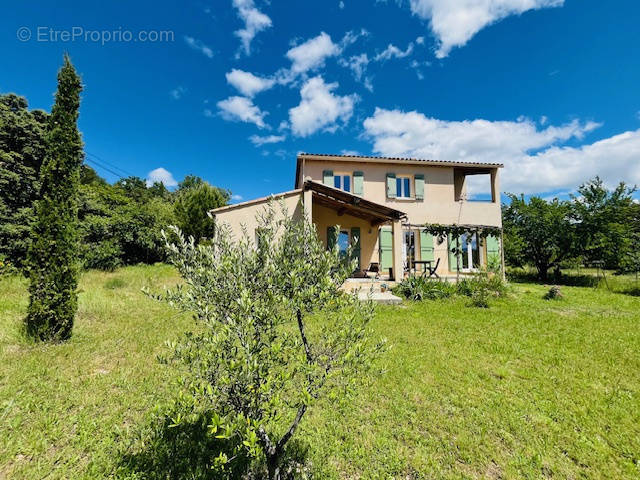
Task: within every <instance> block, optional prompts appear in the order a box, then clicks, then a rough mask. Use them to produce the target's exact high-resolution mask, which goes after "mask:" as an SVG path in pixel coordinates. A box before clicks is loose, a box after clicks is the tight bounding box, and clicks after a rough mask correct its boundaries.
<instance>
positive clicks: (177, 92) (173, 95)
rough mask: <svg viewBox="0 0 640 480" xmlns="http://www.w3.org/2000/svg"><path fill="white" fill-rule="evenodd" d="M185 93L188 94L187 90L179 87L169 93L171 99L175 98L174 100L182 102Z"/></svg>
mask: <svg viewBox="0 0 640 480" xmlns="http://www.w3.org/2000/svg"><path fill="white" fill-rule="evenodd" d="M185 93H187V89H186V88H185V87H183V86H180V85H178V86H177V87H176V88H174V89H173V90H171V91H170V92H169V95H171V98H173V99H174V100H180V99H181V98H182V97H183V95H184V94H185Z"/></svg>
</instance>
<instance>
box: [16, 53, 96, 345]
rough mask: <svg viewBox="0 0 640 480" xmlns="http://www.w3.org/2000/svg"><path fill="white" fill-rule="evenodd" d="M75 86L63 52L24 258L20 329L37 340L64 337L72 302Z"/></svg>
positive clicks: (78, 154)
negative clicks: (25, 295)
mask: <svg viewBox="0 0 640 480" xmlns="http://www.w3.org/2000/svg"><path fill="white" fill-rule="evenodd" d="M81 91H82V84H81V81H80V77H79V76H78V74H77V73H76V71H75V69H74V68H73V65H72V64H71V61H70V59H69V57H68V56H66V55H65V58H64V65H63V67H62V68H61V69H60V71H59V72H58V91H57V92H56V97H55V104H54V106H53V109H52V111H51V116H50V118H49V127H48V132H47V136H46V148H47V151H46V156H45V160H44V162H43V164H42V167H41V170H40V180H41V186H40V198H39V200H38V201H37V202H36V207H35V210H36V218H35V221H34V223H33V227H32V230H31V236H32V239H33V242H32V244H31V246H30V248H29V253H28V258H27V264H28V276H29V279H30V282H31V283H30V287H29V293H30V298H29V307H28V311H27V318H26V329H27V332H28V333H29V334H30V335H31V336H32V337H34V338H36V339H40V340H49V341H51V340H52V341H62V340H67V339H68V338H70V337H71V331H72V328H73V320H74V317H75V314H76V310H77V307H78V295H77V285H78V272H79V268H78V267H79V266H78V199H77V197H78V184H79V180H80V166H81V165H82V160H83V154H82V140H81V138H80V133H79V132H78V125H77V122H78V109H79V107H80V92H81Z"/></svg>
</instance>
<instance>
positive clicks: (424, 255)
mask: <svg viewBox="0 0 640 480" xmlns="http://www.w3.org/2000/svg"><path fill="white" fill-rule="evenodd" d="M500 168H502V165H500V164H496V163H482V164H481V163H464V162H449V161H436V160H418V159H410V158H385V157H365V156H350V155H318V154H306V153H305V154H300V155H298V158H297V166H296V176H295V185H294V190H291V191H288V192H284V193H280V194H277V195H273V196H271V197H265V198H260V199H256V200H251V201H248V202H243V203H239V204H236V205H229V206H226V207H222V208H218V209H215V210H212V211H211V214H212V216H213V217H214V218H215V219H216V222H224V223H226V224H228V225H229V226H230V227H231V229H232V231H233V232H234V233H235V234H237V235H241V234H242V226H243V225H244V227H245V229H246V231H248V232H252V231H253V230H252V229H255V226H256V220H255V218H256V215H257V214H258V213H259V211H260V210H262V209H263V208H264V206H265V205H266V203H267V202H268V201H269V199H270V198H276V199H279V200H280V201H282V202H284V203H285V205H286V206H287V208H288V210H289V212H290V214H291V215H293V216H294V217H296V216H297V217H299V218H302V216H303V215H306V216H307V218H308V219H310V220H311V221H312V222H313V223H314V224H315V225H316V228H317V232H318V235H319V237H320V239H321V240H322V241H323V242H324V243H325V244H327V247H331V246H332V245H329V244H328V243H329V242H331V241H332V239H334V238H336V235H335V232H333V233H334V234H333V235H332V234H331V233H332V231H333V229H335V228H339V232H337V242H338V247H339V249H340V250H346V249H347V248H348V246H349V245H353V247H354V251H355V253H354V254H355V257H356V260H357V263H358V268H357V270H356V272H355V275H356V276H357V275H358V274H359V273H360V272H361V271H363V270H367V269H369V267H370V265H371V264H377V265H378V266H379V270H380V271H381V273H382V276H383V278H390V279H395V280H398V279H400V278H402V277H403V276H404V275H405V273H406V272H408V271H410V269H411V268H412V267H416V262H417V264H419V265H420V266H424V263H423V262H428V264H429V265H431V266H432V268H433V267H435V266H436V265H437V273H438V274H439V275H440V276H441V277H450V276H454V275H456V273H458V271H459V272H462V273H464V272H473V271H474V270H477V269H478V268H481V267H483V266H485V265H486V264H487V262H488V261H489V259H491V258H493V259H495V260H496V261H499V262H500V263H501V264H502V263H503V260H502V255H501V252H500V244H501V239H500V238H498V237H497V236H489V237H487V238H486V239H483V238H481V237H480V236H479V235H478V234H474V233H469V234H466V235H465V238H461V239H460V238H459V239H453V238H451V236H449V237H448V238H441V237H440V238H439V237H434V236H432V235H431V234H429V233H428V232H427V231H426V230H425V226H426V225H433V224H439V225H465V226H469V227H470V231H471V232H472V231H473V227H474V226H475V227H477V228H478V230H480V229H482V228H483V227H485V228H486V227H498V228H501V227H502V216H501V210H500V193H499V175H498V173H499V169H500ZM472 175H483V177H484V178H486V179H487V182H488V183H489V184H490V185H489V187H490V188H489V189H490V192H491V193H490V195H489V198H487V199H486V200H485V201H470V200H469V199H468V198H467V185H468V179H469V177H470V176H472ZM398 272H401V273H398Z"/></svg>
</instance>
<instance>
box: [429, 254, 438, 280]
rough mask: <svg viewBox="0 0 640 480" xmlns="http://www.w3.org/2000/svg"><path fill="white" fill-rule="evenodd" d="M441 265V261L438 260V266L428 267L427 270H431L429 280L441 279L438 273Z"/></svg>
mask: <svg viewBox="0 0 640 480" xmlns="http://www.w3.org/2000/svg"><path fill="white" fill-rule="evenodd" d="M439 265H440V259H439V258H438V261H437V262H436V264H435V265H434V266H433V268H432V267H427V269H428V270H429V278H431V277H436V278H440V276H439V275H438V274H437V273H436V272H437V270H438V266H439Z"/></svg>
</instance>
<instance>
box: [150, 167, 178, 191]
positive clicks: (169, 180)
mask: <svg viewBox="0 0 640 480" xmlns="http://www.w3.org/2000/svg"><path fill="white" fill-rule="evenodd" d="M154 183H164V186H165V187H168V188H171V187H175V186H177V185H178V182H176V179H175V178H173V174H172V173H171V172H170V171H169V170H166V169H164V168H162V167H159V168H156V169H155V170H151V171H150V172H149V173H148V175H147V187H150V186H152V185H153V184H154Z"/></svg>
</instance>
